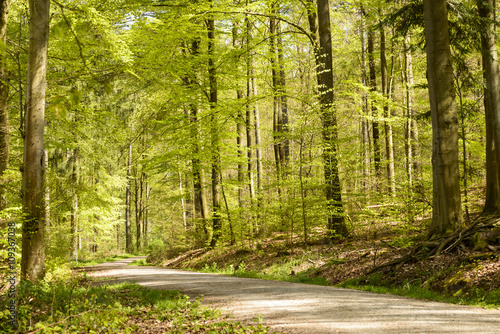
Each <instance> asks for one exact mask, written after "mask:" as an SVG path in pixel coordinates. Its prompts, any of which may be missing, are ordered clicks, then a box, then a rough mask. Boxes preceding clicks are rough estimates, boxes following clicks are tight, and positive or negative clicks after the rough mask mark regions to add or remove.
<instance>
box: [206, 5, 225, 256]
mask: <svg viewBox="0 0 500 334" xmlns="http://www.w3.org/2000/svg"><path fill="white" fill-rule="evenodd" d="M210 2H212V0H210ZM207 28H208V81H209V84H210V95H209V102H210V121H211V141H212V143H211V145H212V212H213V213H212V241H211V242H210V246H211V247H215V245H216V244H217V242H218V240H219V239H220V237H221V234H222V217H221V194H220V173H221V166H220V152H219V150H220V148H219V146H220V138H219V124H218V117H217V69H216V65H215V54H214V53H215V52H214V49H215V21H214V19H213V18H209V19H208V20H207Z"/></svg>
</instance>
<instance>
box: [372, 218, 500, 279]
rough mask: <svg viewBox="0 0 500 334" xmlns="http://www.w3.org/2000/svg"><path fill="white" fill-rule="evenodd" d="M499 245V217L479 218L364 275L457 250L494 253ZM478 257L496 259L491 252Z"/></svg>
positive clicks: (391, 269)
mask: <svg viewBox="0 0 500 334" xmlns="http://www.w3.org/2000/svg"><path fill="white" fill-rule="evenodd" d="M499 243H500V217H498V216H493V217H492V216H480V217H479V218H478V219H476V220H475V221H474V222H473V223H472V224H470V225H469V226H467V227H466V228H464V229H462V230H460V231H457V232H455V233H453V234H450V235H446V236H443V237H440V238H435V239H431V240H424V241H422V242H419V243H418V244H417V245H415V246H414V247H413V248H412V249H411V250H410V251H409V252H408V253H407V254H406V255H404V256H402V257H400V258H398V259H395V260H392V261H389V262H386V263H383V264H380V265H378V266H376V267H373V268H372V269H370V270H369V271H368V272H367V273H366V275H370V274H373V273H375V272H380V271H382V272H387V271H396V270H398V269H400V268H401V267H403V266H404V265H405V264H406V263H410V262H412V261H418V260H422V259H425V258H429V257H433V256H439V255H441V254H444V253H450V252H452V251H454V250H456V249H457V248H461V249H464V250H465V249H476V250H480V249H488V250H492V251H494V252H496V251H498V250H499V249H500V247H498V246H497V245H498V244H499ZM495 244H497V245H495ZM480 255H481V256H483V255H484V256H488V257H490V258H491V257H496V255H495V254H493V253H491V252H490V253H487V254H480ZM465 260H467V259H465Z"/></svg>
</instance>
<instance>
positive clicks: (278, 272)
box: [199, 262, 331, 285]
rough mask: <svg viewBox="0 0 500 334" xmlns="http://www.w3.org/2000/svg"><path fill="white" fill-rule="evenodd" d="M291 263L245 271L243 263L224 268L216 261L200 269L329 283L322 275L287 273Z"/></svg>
mask: <svg viewBox="0 0 500 334" xmlns="http://www.w3.org/2000/svg"><path fill="white" fill-rule="evenodd" d="M290 268H291V265H290V264H289V263H280V264H274V265H273V268H272V269H271V270H269V271H268V272H261V271H257V270H250V271H247V270H246V267H245V265H244V264H243V263H241V264H240V265H239V266H238V267H237V268H235V267H234V266H233V265H230V266H228V267H226V268H224V269H222V268H219V267H218V265H217V263H215V262H214V263H212V265H211V266H209V265H205V267H203V268H202V269H201V270H199V271H201V272H204V273H217V274H223V275H228V276H236V277H243V278H258V279H265V280H270V281H284V282H292V283H304V284H315V285H331V284H329V282H328V281H327V280H326V279H324V278H323V277H313V276H310V275H308V274H307V273H305V272H301V273H298V274H297V275H295V274H293V275H291V274H288V273H291V271H290V270H288V269H290Z"/></svg>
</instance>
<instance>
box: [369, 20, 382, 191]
mask: <svg viewBox="0 0 500 334" xmlns="http://www.w3.org/2000/svg"><path fill="white" fill-rule="evenodd" d="M373 44H374V36H373V30H372V29H370V30H368V67H369V71H370V90H371V91H372V92H376V91H377V75H376V72H375V56H374V46H373ZM372 117H373V121H372V136H373V161H374V163H375V174H376V176H377V180H376V183H377V188H378V186H379V185H378V183H379V179H380V175H381V170H380V156H381V154H380V130H379V124H378V117H379V115H378V111H377V108H376V107H375V103H373V101H372Z"/></svg>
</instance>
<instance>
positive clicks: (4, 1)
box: [0, 0, 10, 211]
mask: <svg viewBox="0 0 500 334" xmlns="http://www.w3.org/2000/svg"><path fill="white" fill-rule="evenodd" d="M9 7H10V0H1V1H0V41H1V43H3V45H4V46H5V44H6V42H7V20H8V16H9ZM6 61H7V52H6V50H5V47H2V48H0V211H2V210H3V209H5V208H7V189H6V180H4V173H5V171H6V170H7V169H8V168H9V149H10V134H9V128H10V124H9V111H8V109H7V104H8V98H9V84H8V81H9V76H8V75H7V68H6Z"/></svg>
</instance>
